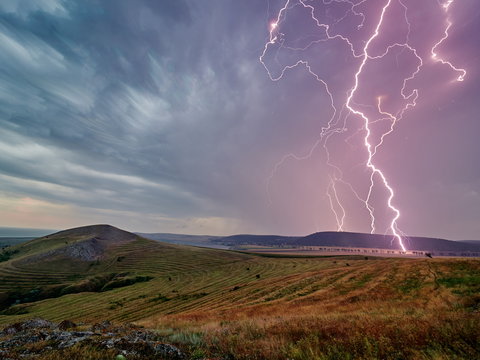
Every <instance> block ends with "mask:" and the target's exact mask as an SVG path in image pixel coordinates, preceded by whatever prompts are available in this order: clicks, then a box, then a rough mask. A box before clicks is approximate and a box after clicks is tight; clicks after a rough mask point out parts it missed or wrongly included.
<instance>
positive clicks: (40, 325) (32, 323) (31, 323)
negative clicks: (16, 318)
mask: <svg viewBox="0 0 480 360" xmlns="http://www.w3.org/2000/svg"><path fill="white" fill-rule="evenodd" d="M54 327H55V324H54V323H53V322H51V321H48V320H45V319H41V318H36V319H31V320H27V321H24V322H23V323H22V330H27V329H46V328H48V329H53V328H54Z"/></svg>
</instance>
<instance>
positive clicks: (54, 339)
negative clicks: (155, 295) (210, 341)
mask: <svg viewBox="0 0 480 360" xmlns="http://www.w3.org/2000/svg"><path fill="white" fill-rule="evenodd" d="M65 327H67V328H69V329H70V330H64V328H65ZM76 327H77V325H76V324H74V323H73V322H71V321H70V320H64V321H62V322H61V323H59V324H56V323H52V322H50V321H47V320H44V319H33V320H28V321H25V322H21V323H15V324H12V325H9V326H7V327H5V328H4V329H3V330H2V331H1V332H0V358H1V359H17V358H30V357H32V358H34V357H38V356H39V355H42V354H48V353H52V352H55V351H61V350H64V349H68V348H70V347H73V346H76V345H77V346H81V345H82V344H85V345H90V346H91V345H94V346H95V347H96V348H100V349H102V348H103V349H105V350H114V351H115V353H117V354H118V355H120V356H121V357H119V358H126V359H128V358H129V357H134V358H135V359H172V360H183V359H186V358H187V357H186V355H185V354H184V353H183V352H182V351H180V350H179V349H178V348H177V347H175V346H173V345H171V344H165V343H163V342H161V341H160V339H158V337H157V335H156V334H154V333H153V332H151V331H148V330H145V329H143V328H141V327H137V326H134V325H124V326H114V325H112V324H111V323H110V322H102V323H98V324H94V325H93V326H83V328H84V329H83V330H75V328H76ZM122 356H123V357H122Z"/></svg>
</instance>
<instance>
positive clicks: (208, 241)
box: [139, 231, 480, 252]
mask: <svg viewBox="0 0 480 360" xmlns="http://www.w3.org/2000/svg"><path fill="white" fill-rule="evenodd" d="M139 235H141V236H143V237H146V238H148V239H152V240H158V241H165V242H174V243H176V244H182V243H183V244H187V245H197V246H205V247H215V245H223V246H228V247H238V246H242V245H257V246H291V247H294V246H327V247H352V248H375V249H391V250H400V249H401V248H400V245H399V244H398V241H396V240H395V239H394V238H393V236H392V235H378V234H364V233H351V232H332V231H329V232H317V233H314V234H311V235H307V236H298V237H295V236H280V235H250V234H240V235H232V236H224V237H216V236H208V235H203V236H196V235H177V234H147V233H142V234H139ZM404 239H405V240H404V242H405V246H406V247H407V249H410V250H421V251H453V252H461V251H471V252H479V251H480V241H479V240H465V241H452V240H445V239H437V238H428V237H419V236H406V237H405V238H404Z"/></svg>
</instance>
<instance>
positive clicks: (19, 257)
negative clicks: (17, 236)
mask: <svg viewBox="0 0 480 360" xmlns="http://www.w3.org/2000/svg"><path fill="white" fill-rule="evenodd" d="M85 244H87V245H85ZM92 244H93V245H92ZM72 248H73V249H74V250H72ZM92 249H93V250H92ZM12 250H14V251H16V252H15V253H14V254H13V255H12V257H11V258H10V259H9V260H7V261H4V262H1V263H0V300H1V299H3V303H2V304H3V307H2V309H3V310H2V311H3V315H0V324H7V323H12V322H15V321H19V320H21V319H26V318H31V317H33V316H39V317H43V318H46V319H49V320H52V321H57V322H58V321H61V320H64V319H70V320H73V321H82V322H96V321H99V320H103V319H108V320H112V321H115V322H136V323H138V324H142V325H145V326H147V327H149V328H153V329H157V330H158V332H159V333H160V334H162V335H163V336H165V337H166V338H167V339H168V341H170V342H172V343H175V344H178V345H179V346H182V347H183V348H186V349H187V350H188V351H189V352H190V353H191V354H195V353H196V354H204V355H209V356H215V355H219V354H221V355H222V356H224V355H228V356H231V358H234V359H265V358H272V359H285V358H291V359H330V358H331V359H333V358H342V359H344V358H345V359H346V358H352V359H353V358H355V359H356V358H365V359H371V358H382V359H400V358H402V359H403V358H418V359H428V358H438V359H441V358H445V359H446V358H452V357H453V355H455V357H456V358H475V357H478V356H479V355H480V345H479V344H480V326H479V324H480V314H479V310H480V261H479V260H476V259H402V258H365V257H360V256H350V257H348V256H337V257H310V258H308V257H268V256H257V255H253V254H245V253H239V252H232V251H225V250H217V249H207V248H195V247H188V246H180V245H174V244H166V243H161V242H158V241H153V240H147V239H144V238H142V237H140V236H137V235H134V234H131V233H127V232H124V231H121V230H119V229H115V228H113V227H110V226H107V225H102V226H92V227H85V228H79V229H72V230H68V231H63V232H59V233H56V234H53V235H50V236H47V237H43V238H39V239H36V240H33V241H30V242H27V243H24V244H21V245H18V246H16V247H12ZM45 254H48V256H47V255H45ZM87 255H88V256H87ZM12 300H15V301H13V302H12ZM192 356H193V355H192ZM199 356H200V355H199Z"/></svg>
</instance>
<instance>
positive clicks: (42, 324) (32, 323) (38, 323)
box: [2, 318, 55, 335]
mask: <svg viewBox="0 0 480 360" xmlns="http://www.w3.org/2000/svg"><path fill="white" fill-rule="evenodd" d="M54 327H55V324H54V323H52V322H51V321H48V320H45V319H40V318H36V319H31V320H27V321H24V322H18V323H15V324H12V325H8V326H7V327H5V328H4V329H3V330H2V334H3V335H14V334H16V333H18V332H21V331H25V330H29V329H52V328H54Z"/></svg>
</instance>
